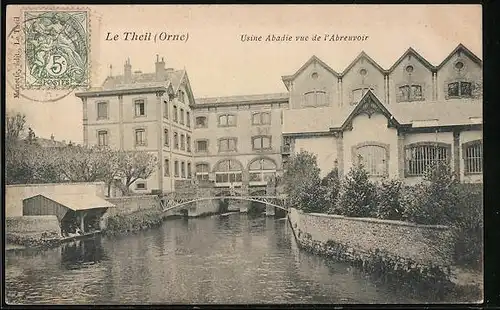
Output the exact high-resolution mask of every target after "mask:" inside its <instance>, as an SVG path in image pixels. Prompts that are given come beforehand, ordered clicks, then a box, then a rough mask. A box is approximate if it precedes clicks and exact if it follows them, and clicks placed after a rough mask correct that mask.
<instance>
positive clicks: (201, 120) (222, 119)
mask: <svg viewBox="0 0 500 310" xmlns="http://www.w3.org/2000/svg"><path fill="white" fill-rule="evenodd" d="M217 124H218V126H219V127H235V126H236V115H234V114H220V115H219V116H218V118H217ZM270 124H271V112H255V113H253V114H252V125H270ZM195 126H196V128H207V127H208V119H207V117H206V116H198V117H196V120H195Z"/></svg>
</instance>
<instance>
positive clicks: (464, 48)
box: [437, 43, 483, 70]
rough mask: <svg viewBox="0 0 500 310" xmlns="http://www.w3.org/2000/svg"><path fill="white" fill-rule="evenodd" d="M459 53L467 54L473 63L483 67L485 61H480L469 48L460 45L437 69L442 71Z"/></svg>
mask: <svg viewBox="0 0 500 310" xmlns="http://www.w3.org/2000/svg"><path fill="white" fill-rule="evenodd" d="M458 51H460V52H462V53H464V54H466V55H467V56H468V57H469V58H470V59H471V60H472V61H474V62H475V63H477V64H478V65H480V66H482V65H483V61H482V60H481V59H479V57H477V56H476V55H475V54H474V53H473V52H471V51H470V50H469V49H468V48H466V47H465V46H464V45H463V44H462V43H460V44H458V46H457V47H455V49H454V50H453V51H452V52H451V53H450V54H449V55H448V56H447V57H446V58H445V59H444V60H443V61H442V62H441V63H440V64H439V65H438V66H437V69H438V70H439V69H441V68H442V67H443V66H444V65H445V64H446V63H447V62H448V61H449V60H450V59H451V57H453V55H455V53H457V52H458Z"/></svg>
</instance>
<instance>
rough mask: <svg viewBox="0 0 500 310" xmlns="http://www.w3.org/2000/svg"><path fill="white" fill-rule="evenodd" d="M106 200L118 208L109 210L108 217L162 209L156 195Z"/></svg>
mask: <svg viewBox="0 0 500 310" xmlns="http://www.w3.org/2000/svg"><path fill="white" fill-rule="evenodd" d="M106 200H107V201H108V202H110V203H112V204H114V205H115V206H116V208H109V209H108V212H106V214H107V215H108V216H111V215H117V214H130V213H134V212H137V211H140V210H148V209H159V208H160V201H159V199H158V196H156V195H144V196H129V197H114V198H106Z"/></svg>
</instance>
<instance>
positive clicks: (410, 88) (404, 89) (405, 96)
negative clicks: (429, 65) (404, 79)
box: [397, 84, 424, 102]
mask: <svg viewBox="0 0 500 310" xmlns="http://www.w3.org/2000/svg"><path fill="white" fill-rule="evenodd" d="M419 100H424V97H423V94H422V85H419V84H407V85H400V86H399V87H398V93H397V101H398V102H407V101H419Z"/></svg>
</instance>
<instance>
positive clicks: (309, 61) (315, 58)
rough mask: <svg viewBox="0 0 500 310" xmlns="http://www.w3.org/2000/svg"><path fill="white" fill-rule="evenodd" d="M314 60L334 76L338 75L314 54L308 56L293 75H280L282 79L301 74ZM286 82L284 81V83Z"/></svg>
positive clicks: (285, 79)
mask: <svg viewBox="0 0 500 310" xmlns="http://www.w3.org/2000/svg"><path fill="white" fill-rule="evenodd" d="M314 62H317V63H319V64H320V65H321V66H322V67H323V68H325V69H326V70H327V71H328V72H330V73H331V74H333V75H335V76H336V77H339V76H340V75H339V74H338V73H337V72H336V71H335V70H333V69H332V68H331V67H330V66H329V65H327V64H326V63H324V62H323V61H322V60H321V59H319V58H318V57H317V56H316V55H313V56H312V57H311V58H309V60H308V61H306V63H305V64H303V65H302V67H300V69H299V70H297V72H295V73H294V74H293V75H284V76H282V77H281V79H282V80H283V82H286V81H291V80H294V79H295V78H296V77H297V76H299V74H301V73H302V72H303V71H304V70H305V69H306V68H307V67H309V66H310V65H311V64H312V63H314ZM286 84H287V83H285V85H286ZM287 89H288V86H287Z"/></svg>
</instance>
